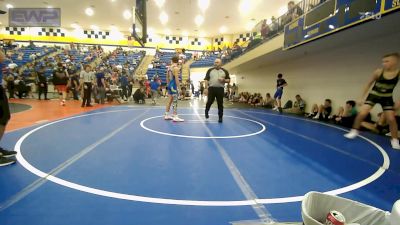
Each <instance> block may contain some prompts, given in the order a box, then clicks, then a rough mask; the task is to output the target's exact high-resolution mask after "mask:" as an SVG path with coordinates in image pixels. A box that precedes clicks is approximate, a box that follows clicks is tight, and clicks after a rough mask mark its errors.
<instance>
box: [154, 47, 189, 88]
mask: <svg viewBox="0 0 400 225" xmlns="http://www.w3.org/2000/svg"><path fill="white" fill-rule="evenodd" d="M175 55H176V53H175V52H159V53H158V54H157V55H156V58H157V57H158V58H159V63H160V66H159V67H158V68H152V69H148V70H147V76H148V78H149V79H151V78H153V77H154V76H155V75H158V77H159V78H160V79H161V82H162V83H163V84H165V83H166V82H167V65H169V64H170V63H171V60H172V57H174V56H175ZM185 55H186V61H188V60H190V59H191V58H192V54H191V53H186V54H185ZM180 79H182V73H181V75H180Z"/></svg>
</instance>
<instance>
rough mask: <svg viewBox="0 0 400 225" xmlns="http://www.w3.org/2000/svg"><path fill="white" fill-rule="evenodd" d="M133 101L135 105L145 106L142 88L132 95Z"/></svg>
mask: <svg viewBox="0 0 400 225" xmlns="http://www.w3.org/2000/svg"><path fill="white" fill-rule="evenodd" d="M133 101H134V102H135V103H136V104H145V94H144V89H143V88H138V89H137V90H136V91H135V93H133Z"/></svg>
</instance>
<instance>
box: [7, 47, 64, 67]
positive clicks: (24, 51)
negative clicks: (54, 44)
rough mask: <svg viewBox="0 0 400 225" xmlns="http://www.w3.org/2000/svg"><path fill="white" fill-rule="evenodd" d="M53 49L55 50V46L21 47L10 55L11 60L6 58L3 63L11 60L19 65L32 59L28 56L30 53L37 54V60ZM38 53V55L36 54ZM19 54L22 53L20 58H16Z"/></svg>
mask: <svg viewBox="0 0 400 225" xmlns="http://www.w3.org/2000/svg"><path fill="white" fill-rule="evenodd" d="M55 51H56V49H55V48H47V47H22V48H20V49H19V50H18V51H17V52H15V53H14V54H13V55H12V56H11V60H7V61H6V62H5V63H6V64H9V63H11V62H13V63H15V64H17V65H18V67H21V66H24V65H25V64H27V63H31V62H33V59H31V58H30V55H32V54H35V55H36V56H37V57H36V60H38V59H41V58H43V57H44V56H47V55H48V54H50V53H53V52H55ZM38 53H39V54H40V55H38ZM19 54H23V55H22V59H18V55H19Z"/></svg>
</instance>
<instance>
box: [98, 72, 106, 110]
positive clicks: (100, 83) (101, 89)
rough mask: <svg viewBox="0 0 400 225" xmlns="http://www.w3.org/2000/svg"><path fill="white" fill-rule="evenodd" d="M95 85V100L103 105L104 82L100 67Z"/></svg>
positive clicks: (104, 95)
mask: <svg viewBox="0 0 400 225" xmlns="http://www.w3.org/2000/svg"><path fill="white" fill-rule="evenodd" d="M96 85H97V99H98V100H99V103H100V104H104V103H105V98H106V81H105V74H104V68H103V67H101V68H100V69H99V72H97V73H96Z"/></svg>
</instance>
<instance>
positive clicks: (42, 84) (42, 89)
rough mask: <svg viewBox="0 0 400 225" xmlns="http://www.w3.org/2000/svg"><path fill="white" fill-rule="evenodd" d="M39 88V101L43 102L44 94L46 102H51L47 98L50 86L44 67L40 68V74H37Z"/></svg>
mask: <svg viewBox="0 0 400 225" xmlns="http://www.w3.org/2000/svg"><path fill="white" fill-rule="evenodd" d="M37 86H38V91H39V93H38V95H39V96H38V99H39V100H41V96H42V94H44V100H49V99H48V98H47V90H48V88H47V87H48V85H47V78H46V76H45V75H44V66H40V68H39V70H38V72H37Z"/></svg>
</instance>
